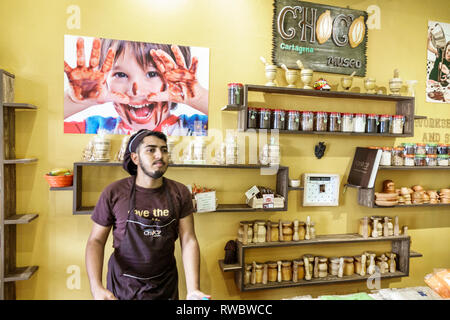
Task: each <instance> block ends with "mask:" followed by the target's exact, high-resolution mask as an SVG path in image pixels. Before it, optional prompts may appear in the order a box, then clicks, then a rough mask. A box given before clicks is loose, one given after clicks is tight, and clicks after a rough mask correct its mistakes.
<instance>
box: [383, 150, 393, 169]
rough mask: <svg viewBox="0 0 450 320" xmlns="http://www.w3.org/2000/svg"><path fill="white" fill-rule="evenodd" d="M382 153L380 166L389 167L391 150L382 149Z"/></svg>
mask: <svg viewBox="0 0 450 320" xmlns="http://www.w3.org/2000/svg"><path fill="white" fill-rule="evenodd" d="M382 150H383V152H382V153H381V160H380V166H390V165H391V158H392V148H390V147H383V148H382Z"/></svg>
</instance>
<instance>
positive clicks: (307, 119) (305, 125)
mask: <svg viewBox="0 0 450 320" xmlns="http://www.w3.org/2000/svg"><path fill="white" fill-rule="evenodd" d="M301 122H302V131H312V130H313V127H314V112H311V111H302V114H301Z"/></svg>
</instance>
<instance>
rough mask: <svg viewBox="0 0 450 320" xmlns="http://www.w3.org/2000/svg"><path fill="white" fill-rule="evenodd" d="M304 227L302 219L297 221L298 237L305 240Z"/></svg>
mask: <svg viewBox="0 0 450 320" xmlns="http://www.w3.org/2000/svg"><path fill="white" fill-rule="evenodd" d="M305 234H306V228H305V223H304V222H303V221H299V222H298V239H299V240H305Z"/></svg>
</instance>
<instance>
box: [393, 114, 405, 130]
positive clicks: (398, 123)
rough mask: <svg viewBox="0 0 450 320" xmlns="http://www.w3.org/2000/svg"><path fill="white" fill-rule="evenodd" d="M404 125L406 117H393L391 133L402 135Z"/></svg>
mask: <svg viewBox="0 0 450 320" xmlns="http://www.w3.org/2000/svg"><path fill="white" fill-rule="evenodd" d="M404 123H405V116H403V115H395V116H392V122H391V129H392V130H391V133H394V134H402V133H403V124H404Z"/></svg>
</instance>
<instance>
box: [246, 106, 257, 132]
mask: <svg viewBox="0 0 450 320" xmlns="http://www.w3.org/2000/svg"><path fill="white" fill-rule="evenodd" d="M247 127H248V128H254V129H257V128H258V109H257V108H248V118H247Z"/></svg>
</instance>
